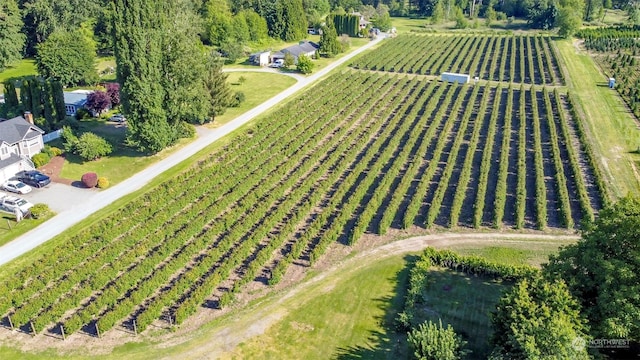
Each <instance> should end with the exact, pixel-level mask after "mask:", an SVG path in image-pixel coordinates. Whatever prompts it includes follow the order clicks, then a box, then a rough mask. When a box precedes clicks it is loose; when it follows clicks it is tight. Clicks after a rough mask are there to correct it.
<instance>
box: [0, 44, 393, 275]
mask: <svg viewBox="0 0 640 360" xmlns="http://www.w3.org/2000/svg"><path fill="white" fill-rule="evenodd" d="M382 39H383V37H379V38H377V39H375V40H372V41H370V42H369V43H367V44H366V45H364V46H362V47H360V48H358V49H356V50H355V51H353V52H351V53H349V54H347V55H345V56H344V57H341V58H340V59H338V60H336V61H335V62H333V63H331V64H329V65H328V66H327V67H326V68H324V69H322V70H320V71H318V72H317V73H315V74H312V75H310V76H308V77H306V78H304V79H303V80H300V81H298V82H297V83H296V84H294V85H293V86H291V87H289V88H287V89H286V90H284V91H282V92H281V93H279V94H278V95H276V96H274V97H272V98H271V99H269V100H267V101H265V102H264V103H262V104H260V105H258V106H256V107H255V108H253V109H251V110H249V111H247V112H245V113H244V114H242V115H240V116H238V117H237V118H235V119H234V120H233V121H231V122H228V123H227V124H225V125H223V126H221V127H219V128H216V129H215V130H213V131H211V132H208V133H207V134H205V135H203V136H202V137H199V138H198V139H196V140H195V141H193V142H192V143H190V144H189V145H187V146H185V147H184V148H182V149H180V150H178V151H176V152H175V153H173V154H171V155H170V156H169V157H167V158H166V159H164V160H161V161H160V162H157V163H155V164H153V165H151V166H149V167H148V168H146V169H144V170H142V171H141V172H139V173H137V174H135V175H134V176H132V177H130V178H129V179H127V180H125V181H123V182H121V183H120V184H118V185H115V186H113V187H111V188H109V189H107V190H104V191H101V192H99V193H97V194H95V195H94V196H92V197H90V198H88V199H87V201H86V202H85V203H82V204H77V205H74V206H73V207H72V208H71V209H69V210H67V211H63V212H62V213H60V214H58V215H56V216H54V217H53V218H51V219H50V220H49V221H47V222H45V223H43V224H42V225H40V226H38V227H36V228H35V229H33V230H31V231H29V232H27V233H26V234H24V235H22V236H20V237H18V238H16V239H15V240H13V241H11V242H10V243H8V244H6V245H4V246H2V247H0V265H3V264H6V263H7V262H9V261H11V260H13V259H15V258H17V257H19V256H21V255H22V254H24V253H26V252H28V251H30V250H32V249H34V248H36V247H37V246H39V245H41V244H43V243H45V242H46V241H48V240H50V239H51V238H53V237H54V236H56V235H59V234H60V233H62V232H63V231H65V230H66V229H68V228H69V227H71V226H73V225H74V224H77V223H78V222H80V221H82V220H83V219H85V218H86V217H87V216H89V215H91V214H93V213H95V212H96V211H98V210H100V209H102V208H103V207H105V206H107V205H109V204H111V203H112V202H114V201H116V200H117V199H119V198H121V197H123V196H125V195H127V194H130V193H132V192H134V191H136V190H138V189H140V188H142V187H143V186H145V185H146V184H147V183H148V182H149V181H151V180H152V179H153V178H155V177H156V176H158V175H160V174H161V173H163V172H165V171H166V170H168V169H170V168H172V167H173V166H175V165H177V164H179V163H180V162H182V161H184V160H185V159H187V158H189V157H190V156H192V155H194V154H195V153H197V152H198V151H200V150H202V149H203V148H204V147H206V146H207V145H209V144H211V143H212V142H214V141H216V140H218V139H220V138H222V137H223V136H225V135H227V134H229V133H231V132H232V131H234V130H236V129H237V128H238V127H240V126H242V125H244V124H246V123H247V122H249V121H251V120H253V119H254V118H255V117H257V116H258V115H260V114H262V113H264V112H265V111H267V110H269V109H270V108H272V107H273V106H275V105H277V104H278V103H280V102H281V101H283V100H285V99H286V98H288V97H289V96H291V95H293V94H295V93H296V92H298V91H300V90H301V89H303V88H305V87H307V86H309V85H310V84H312V83H314V82H315V81H317V80H318V79H320V78H321V77H323V76H324V75H326V74H328V73H329V72H330V71H332V70H333V69H335V68H336V67H338V66H340V65H342V64H344V63H345V62H347V61H348V60H349V59H351V58H353V57H354V56H356V55H358V54H360V53H362V52H363V51H365V50H367V49H369V48H370V47H372V46H373V45H375V44H377V43H378V42H379V41H381V40H382Z"/></svg>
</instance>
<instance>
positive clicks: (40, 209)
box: [29, 204, 51, 219]
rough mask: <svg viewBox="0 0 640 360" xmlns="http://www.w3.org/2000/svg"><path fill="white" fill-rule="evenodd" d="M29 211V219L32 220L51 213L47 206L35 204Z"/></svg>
mask: <svg viewBox="0 0 640 360" xmlns="http://www.w3.org/2000/svg"><path fill="white" fill-rule="evenodd" d="M29 211H30V212H31V217H33V218H34V219H39V218H41V217H44V216H47V215H48V214H49V213H51V209H49V205H47V204H35V205H33V206H32V207H31V209H29Z"/></svg>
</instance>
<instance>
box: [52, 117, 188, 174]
mask: <svg viewBox="0 0 640 360" xmlns="http://www.w3.org/2000/svg"><path fill="white" fill-rule="evenodd" d="M81 128H82V130H81V132H85V131H91V132H93V133H95V134H97V135H99V136H102V137H104V138H105V139H107V140H108V141H109V142H110V143H111V144H115V145H114V151H113V153H111V155H109V156H106V157H104V158H101V159H98V160H93V161H83V160H82V159H81V158H80V157H79V156H77V155H72V154H67V155H66V156H65V161H64V165H63V167H62V172H61V173H60V177H63V178H66V179H73V180H80V178H81V177H82V175H83V174H85V173H87V172H95V173H97V174H98V176H104V177H106V178H107V179H108V180H109V183H110V184H111V185H114V184H117V183H119V182H122V181H123V180H125V179H127V178H129V177H131V176H132V175H134V174H136V173H138V172H140V171H141V170H143V169H144V168H146V167H147V166H149V165H151V164H153V163H155V162H157V161H160V160H162V159H164V158H165V157H167V156H169V155H170V154H172V153H173V152H175V151H176V150H178V149H180V148H181V147H182V146H184V145H186V144H187V143H189V142H190V141H191V140H190V139H181V140H180V141H179V142H178V143H177V144H176V145H174V146H172V147H170V148H167V149H164V150H162V151H161V152H159V153H157V154H154V155H147V154H144V153H141V152H139V151H136V150H135V149H132V148H130V147H127V146H125V145H124V140H125V137H126V127H123V126H120V125H116V124H113V123H107V122H105V121H102V120H91V121H83V122H81Z"/></svg>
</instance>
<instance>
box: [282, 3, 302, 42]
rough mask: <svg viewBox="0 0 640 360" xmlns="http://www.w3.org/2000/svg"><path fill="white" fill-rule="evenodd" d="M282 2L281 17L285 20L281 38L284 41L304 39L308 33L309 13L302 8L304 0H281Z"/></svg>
mask: <svg viewBox="0 0 640 360" xmlns="http://www.w3.org/2000/svg"><path fill="white" fill-rule="evenodd" d="M280 3H281V4H282V5H281V7H280V10H281V11H282V15H281V17H280V18H281V19H282V20H284V24H283V25H284V28H283V29H282V33H281V34H280V38H281V39H282V40H284V41H295V40H300V39H303V38H304V37H305V36H306V34H307V15H306V14H305V12H304V9H303V8H302V0H280Z"/></svg>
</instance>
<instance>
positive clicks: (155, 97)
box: [113, 0, 190, 152]
mask: <svg viewBox="0 0 640 360" xmlns="http://www.w3.org/2000/svg"><path fill="white" fill-rule="evenodd" d="M164 9H165V8H164V6H163V2H161V1H159V0H153V1H145V0H116V1H115V14H114V26H113V29H114V38H115V57H116V64H117V78H118V82H119V83H120V84H121V89H120V91H121V95H122V105H123V107H124V112H125V113H126V114H127V115H128V119H129V128H128V129H129V133H128V140H129V143H130V144H132V145H135V146H136V147H137V148H138V149H140V150H142V151H150V152H158V151H160V150H162V149H164V148H165V147H167V146H169V145H171V144H172V143H174V142H175V141H176V138H177V131H176V129H175V128H172V127H171V126H170V125H169V123H168V121H167V114H166V111H165V109H164V108H163V102H164V100H165V99H164V89H163V88H162V83H163V78H162V77H163V74H162V51H163V49H162V44H163V36H165V35H166V33H164V32H163V29H165V24H163V22H164V17H163V16H159V14H163V13H164ZM187 55H190V54H187Z"/></svg>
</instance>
